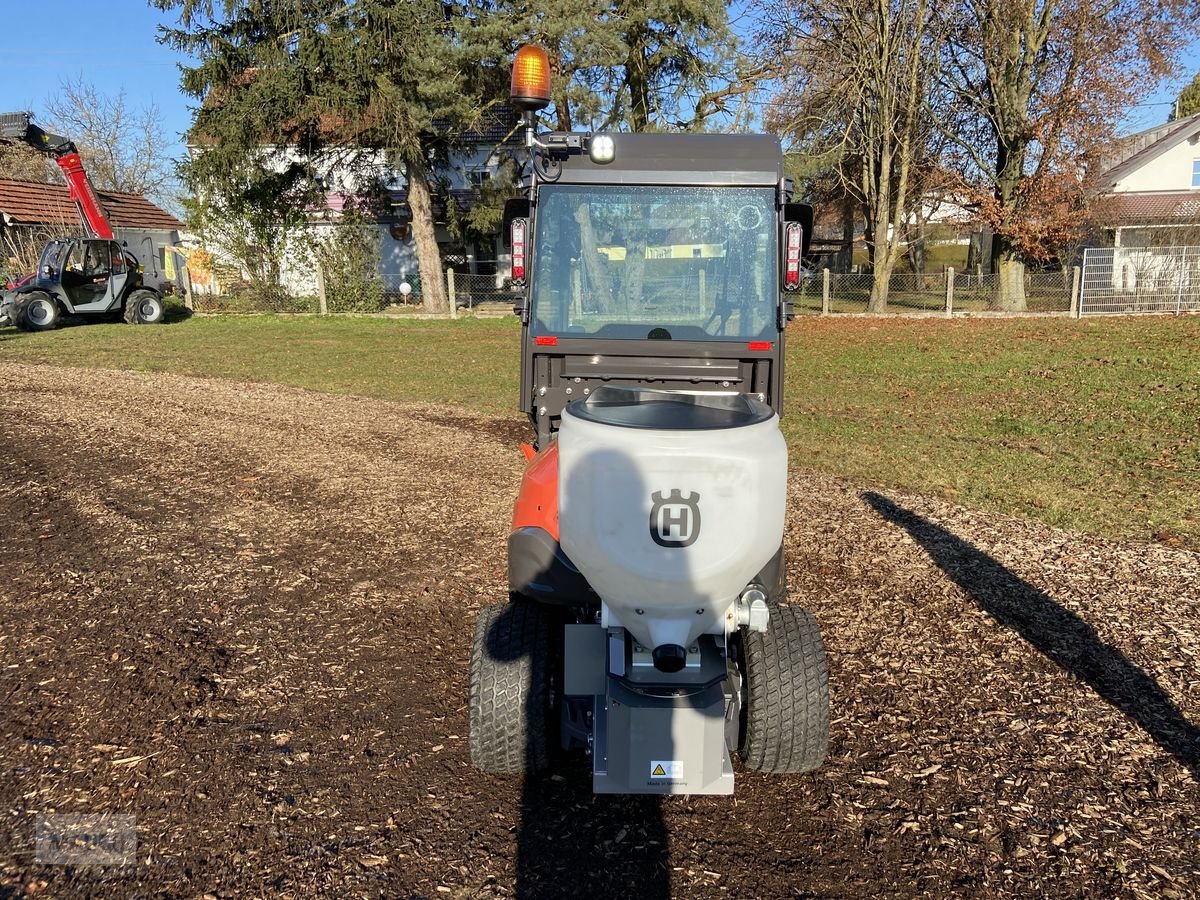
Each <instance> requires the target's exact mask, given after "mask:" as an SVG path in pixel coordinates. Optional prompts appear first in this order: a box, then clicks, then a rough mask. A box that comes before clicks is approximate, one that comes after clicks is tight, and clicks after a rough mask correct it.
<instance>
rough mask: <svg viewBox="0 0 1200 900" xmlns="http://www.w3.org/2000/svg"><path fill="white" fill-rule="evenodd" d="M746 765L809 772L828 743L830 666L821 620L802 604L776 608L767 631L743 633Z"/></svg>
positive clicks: (771, 771)
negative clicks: (815, 618) (822, 637)
mask: <svg viewBox="0 0 1200 900" xmlns="http://www.w3.org/2000/svg"><path fill="white" fill-rule="evenodd" d="M742 648H743V659H744V661H745V679H746V681H745V684H746V695H745V696H746V729H745V732H744V735H743V738H742V748H741V750H742V757H743V759H744V760H745V761H746V767H747V768H749V769H754V770H755V771H758V772H767V773H769V774H773V775H786V774H794V773H799V772H810V771H812V770H813V769H815V768H817V767H818V766H820V765H821V763H822V762H823V761H824V760H825V752H826V748H827V745H828V743H829V668H828V666H827V665H826V662H825V648H824V646H823V645H822V644H821V631H820V628H819V627H818V626H817V623H816V620H814V619H813V617H812V616H810V615H809V614H808V613H807V612H805V611H804V610H802V609H800V608H799V607H798V606H778V607H775V608H774V609H772V610H771V621H770V624H769V625H768V627H767V631H766V633H765V634H763V633H760V632H747V631H743V632H742Z"/></svg>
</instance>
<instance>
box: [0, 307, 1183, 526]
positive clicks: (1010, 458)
mask: <svg viewBox="0 0 1200 900" xmlns="http://www.w3.org/2000/svg"><path fill="white" fill-rule="evenodd" d="M519 335H520V332H519V329H518V327H517V325H516V321H515V319H513V318H512V317H509V318H506V319H490V320H489V319H462V320H458V321H453V322H451V321H421V320H399V321H396V320H385V319H349V318H334V319H317V318H277V317H269V316H266V317H252V318H235V317H227V318H194V319H190V320H186V321H182V322H178V323H175V324H172V325H168V326H165V327H161V328H131V327H129V326H125V325H85V326H79V327H72V328H63V329H60V330H58V331H55V332H50V333H46V334H21V333H18V332H15V331H13V330H12V329H4V330H2V331H0V359H11V360H20V361H23V362H38V363H45V364H50V365H81V366H101V367H112V368H122V369H134V370H142V371H163V372H177V373H184V374H195V375H210V376H219V377H223V378H233V379H243V380H251V381H265V382H278V383H281V384H290V385H297V386H301V387H306V388H312V389H315V390H322V391H328V392H332V393H343V394H357V395H362V396H368V397H381V398H387V399H401V400H424V401H436V402H446V403H455V404H459V405H462V406H466V407H470V408H473V409H477V410H480V411H482V412H486V413H492V414H496V415H512V416H514V417H515V416H516V413H515V412H514V408H515V406H516V402H517V389H518V388H517V379H518V372H517V361H518V355H517V354H518V339H519ZM788 337H789V352H788V371H787V382H788V388H787V416H786V417H785V419H784V432H785V434H786V435H787V438H788V442H789V445H790V446H791V453H792V463H793V465H794V466H796V467H800V468H812V469H817V470H821V471H826V472H832V473H835V474H840V475H846V476H849V477H851V478H855V479H859V480H864V481H867V482H871V483H874V484H879V485H882V486H885V487H903V488H909V489H912V490H917V491H923V492H931V493H937V494H941V495H943V496H948V497H951V498H954V499H957V500H960V501H961V502H964V503H966V504H968V505H974V506H978V507H983V508H992V509H1000V510H1004V511H1006V512H1013V513H1018V514H1021V515H1025V516H1029V517H1033V518H1037V519H1041V520H1043V521H1045V522H1049V523H1051V524H1055V525H1063V526H1067V527H1071V528H1077V529H1081V530H1085V531H1092V532H1095V533H1100V534H1107V535H1114V536H1121V537H1130V538H1136V539H1158V540H1162V541H1165V542H1167V543H1172V544H1176V543H1182V544H1183V545H1185V546H1189V547H1192V548H1195V549H1200V434H1198V430H1200V317H1185V318H1182V319H1174V318H1137V319H1111V318H1106V319H1099V320H1084V321H1074V320H1069V319H1004V320H996V319H993V320H986V321H980V320H974V321H971V320H958V321H945V320H941V319H926V320H903V319H886V320H885V319H840V320H839V319H837V318H824V319H818V318H805V319H799V320H797V321H796V322H795V323H793V325H792V327H791V330H790V332H789V336H788Z"/></svg>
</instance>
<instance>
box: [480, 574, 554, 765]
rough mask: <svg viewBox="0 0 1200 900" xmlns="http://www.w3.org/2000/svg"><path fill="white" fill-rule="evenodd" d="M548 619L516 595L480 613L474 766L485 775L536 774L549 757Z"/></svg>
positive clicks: (544, 611) (549, 663)
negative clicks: (488, 773) (486, 773)
mask: <svg viewBox="0 0 1200 900" xmlns="http://www.w3.org/2000/svg"><path fill="white" fill-rule="evenodd" d="M551 624H552V623H551V621H550V616H549V615H548V614H547V612H546V610H545V609H544V608H543V607H542V606H541V604H538V603H536V602H534V601H532V600H525V599H522V598H520V597H514V598H513V599H512V600H511V601H510V602H508V603H506V604H503V605H499V606H487V607H484V608H483V609H481V610H480V611H479V619H478V620H477V621H476V623H475V640H474V644H473V645H472V647H471V700H470V709H469V712H468V718H469V722H470V729H471V730H470V746H471V762H472V763H474V764H475V766H476V767H478V768H479V769H482V770H483V771H485V772H495V773H498V774H517V773H521V772H538V771H540V770H542V769H544V768H545V767H546V763H547V760H548V755H549V741H548V737H547V734H548V731H549V726H550V707H551V674H550V672H551V659H550V656H551V646H550V636H551V632H552V628H551Z"/></svg>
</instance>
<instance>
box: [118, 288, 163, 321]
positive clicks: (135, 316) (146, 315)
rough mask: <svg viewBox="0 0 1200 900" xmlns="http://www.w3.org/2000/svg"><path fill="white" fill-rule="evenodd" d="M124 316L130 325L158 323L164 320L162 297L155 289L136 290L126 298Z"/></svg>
mask: <svg viewBox="0 0 1200 900" xmlns="http://www.w3.org/2000/svg"><path fill="white" fill-rule="evenodd" d="M124 318H125V321H126V322H127V323H129V324H130V325H157V324H159V323H160V322H162V320H163V302H162V299H161V298H160V297H159V296H158V295H157V294H155V293H154V292H153V291H134V292H133V293H132V294H130V295H129V296H128V297H127V298H126V299H125V315H124Z"/></svg>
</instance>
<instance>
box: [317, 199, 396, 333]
mask: <svg viewBox="0 0 1200 900" xmlns="http://www.w3.org/2000/svg"><path fill="white" fill-rule="evenodd" d="M313 258H314V261H315V262H316V264H317V265H319V266H320V267H321V272H322V273H323V276H324V279H325V301H326V304H327V306H328V309H329V311H330V312H379V310H381V309H383V305H384V303H383V279H382V278H381V277H380V275H379V232H378V231H377V230H376V229H375V228H374V227H373V226H372V225H371V223H370V222H369V221H368V220H367V218H366V217H365V216H364V215H363V214H362V212H360V211H359V210H357V209H353V208H351V209H347V210H346V211H345V212H344V213H343V214H342V217H341V219H340V220H339V221H338V223H337V224H336V225H335V226H334V227H333V229H332V233H331V234H329V235H328V236H324V237H321V238H316V239H314V241H313Z"/></svg>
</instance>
